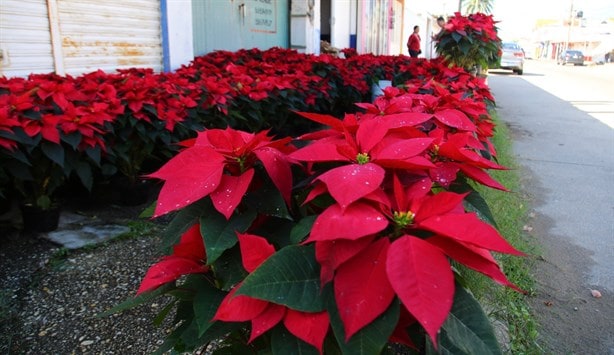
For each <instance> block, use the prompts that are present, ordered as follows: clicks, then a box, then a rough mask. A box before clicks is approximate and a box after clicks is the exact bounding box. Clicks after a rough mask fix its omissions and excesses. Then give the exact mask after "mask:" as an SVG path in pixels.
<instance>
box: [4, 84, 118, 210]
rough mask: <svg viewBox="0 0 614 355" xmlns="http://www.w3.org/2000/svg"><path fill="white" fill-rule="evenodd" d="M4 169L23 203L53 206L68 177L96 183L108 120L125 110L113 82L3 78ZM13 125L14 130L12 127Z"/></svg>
mask: <svg viewBox="0 0 614 355" xmlns="http://www.w3.org/2000/svg"><path fill="white" fill-rule="evenodd" d="M0 106H1V107H3V109H2V110H0V122H3V125H4V126H5V128H4V129H3V132H2V136H3V138H1V139H0V141H1V142H0V144H1V145H2V149H3V150H4V152H3V154H2V153H1V152H0V155H3V157H2V159H3V168H4V169H5V171H6V172H7V174H8V175H10V177H11V179H12V181H13V183H14V187H15V188H16V189H17V190H18V191H19V192H21V194H22V195H23V203H24V204H29V205H33V206H37V207H39V208H40V209H43V210H44V209H49V208H51V207H52V205H53V204H54V202H56V201H55V192H56V190H57V189H58V188H59V187H61V186H62V184H63V183H64V181H65V179H66V178H68V177H69V176H70V175H71V174H76V175H77V176H78V178H79V181H81V182H82V184H83V185H84V186H85V187H87V188H91V186H92V183H93V174H92V169H93V168H92V167H93V166H95V165H97V164H99V163H100V159H101V155H102V153H103V151H104V149H105V144H104V140H103V135H104V132H105V130H106V128H105V127H106V125H107V124H108V123H109V122H110V121H111V120H112V119H113V117H114V116H115V115H116V114H117V113H118V112H121V111H122V110H123V107H122V106H120V105H119V101H118V100H117V98H116V97H115V89H114V88H113V87H112V86H111V85H109V84H104V83H103V84H99V83H95V84H93V85H89V86H88V85H86V84H85V83H81V84H78V82H77V81H75V80H73V78H72V77H61V76H58V75H54V74H39V75H30V77H29V78H28V79H27V80H26V79H22V78H12V79H7V78H2V80H1V81H0ZM9 128H10V129H9Z"/></svg>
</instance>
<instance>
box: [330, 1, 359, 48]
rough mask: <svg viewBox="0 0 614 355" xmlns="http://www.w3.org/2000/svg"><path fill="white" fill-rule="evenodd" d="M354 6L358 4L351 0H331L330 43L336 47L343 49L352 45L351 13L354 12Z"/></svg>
mask: <svg viewBox="0 0 614 355" xmlns="http://www.w3.org/2000/svg"><path fill="white" fill-rule="evenodd" d="M352 3H354V4H352ZM352 6H356V5H355V2H354V1H351V0H335V1H331V17H330V22H331V34H330V36H331V38H330V43H331V45H332V46H333V47H335V48H339V49H343V48H348V47H349V46H350V23H351V16H350V14H351V13H352V10H351V9H352Z"/></svg>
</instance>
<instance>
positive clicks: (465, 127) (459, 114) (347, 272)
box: [106, 16, 522, 354]
mask: <svg viewBox="0 0 614 355" xmlns="http://www.w3.org/2000/svg"><path fill="white" fill-rule="evenodd" d="M456 17H458V16H456ZM456 20H458V19H456ZM479 20H480V21H478V22H479V23H478V27H480V26H482V24H483V23H484V21H482V20H483V18H481V17H480V18H479ZM457 22H458V21H457ZM486 22H488V21H486ZM491 25H493V24H492V23H491ZM486 27H488V26H486ZM447 30H448V35H450V36H451V35H452V34H453V33H457V32H456V31H465V29H464V28H462V27H458V28H454V27H453V26H450V27H449V28H447ZM483 30H486V31H490V30H489V28H479V31H477V33H478V35H481V32H482V31H483ZM495 32H496V31H495ZM489 33H490V32H489ZM455 37H457V36H455ZM443 38H445V37H443ZM440 39H441V38H440ZM350 54H352V55H353V56H351V57H350V60H351V59H354V58H358V59H357V62H360V61H361V60H365V61H366V62H368V63H372V62H379V63H378V64H376V65H377V69H378V70H381V71H382V72H383V73H385V74H384V75H381V76H378V78H380V79H393V80H392V81H393V84H394V86H393V87H389V88H386V89H384V90H383V96H380V97H378V98H376V99H375V100H374V102H373V103H366V102H363V103H356V107H358V110H355V109H352V110H349V111H348V112H345V113H344V114H341V115H336V116H334V115H329V114H321V113H314V112H309V113H308V112H299V114H300V116H302V118H303V119H306V120H308V121H311V122H315V123H317V124H318V125H319V126H318V128H316V129H312V130H309V131H304V132H302V134H299V135H294V136H283V135H277V136H275V137H273V136H272V135H271V134H270V133H271V132H269V131H266V130H254V131H250V132H247V131H243V130H238V129H234V128H225V129H220V128H212V129H207V130H204V131H201V132H199V133H198V135H197V136H196V138H194V139H190V140H188V141H185V142H183V143H182V147H184V148H183V149H182V150H181V151H180V152H179V153H178V154H177V155H176V156H175V157H173V158H172V159H170V160H169V161H168V162H167V163H166V164H165V165H163V166H162V167H161V168H160V169H159V170H157V171H156V172H154V173H152V174H150V175H149V177H151V178H155V179H159V180H162V181H163V182H164V184H163V186H162V189H161V190H160V194H159V196H158V200H157V202H156V205H155V210H154V211H153V217H154V218H155V217H159V216H162V215H166V214H169V213H172V214H173V215H174V218H173V219H172V221H171V222H170V224H169V225H168V227H167V229H166V231H165V244H166V246H167V247H168V250H169V255H167V256H165V257H163V258H161V259H160V260H159V261H158V262H157V263H155V264H154V265H153V266H151V268H150V269H149V270H148V271H147V273H146V275H145V276H144V279H143V281H142V283H141V285H140V287H139V289H138V291H137V297H136V298H134V299H131V300H128V301H127V302H125V303H124V304H122V305H119V306H117V307H115V308H114V309H112V310H110V311H108V312H106V314H109V313H113V312H116V311H120V310H123V309H125V308H130V307H133V306H135V305H138V304H142V303H144V302H147V301H150V300H152V299H154V298H156V297H158V296H161V295H169V296H172V297H171V300H170V302H169V303H168V305H167V306H166V307H165V308H164V310H162V311H161V312H160V314H159V315H158V316H157V317H156V319H157V321H158V322H161V321H162V319H164V318H165V317H166V316H167V315H168V314H169V313H170V311H171V310H173V309H174V310H175V313H174V314H175V315H174V319H173V321H172V322H173V324H174V325H175V326H174V329H173V331H172V332H171V333H170V334H169V335H168V337H167V338H166V340H165V342H164V343H163V345H162V346H161V348H160V349H159V353H163V352H165V351H168V350H174V351H177V352H185V351H193V350H197V349H205V348H209V347H210V346H213V349H215V351H216V352H219V353H224V354H226V353H231V354H234V353H236V354H246V353H272V354H295V353H301V354H322V353H325V354H380V353H399V352H400V353H420V354H436V353H450V354H497V353H500V349H499V346H498V342H497V339H496V337H495V336H494V332H493V330H492V327H491V326H490V322H489V320H488V319H487V317H486V316H485V314H484V312H483V311H482V309H481V306H480V304H479V303H478V302H477V301H476V300H475V299H474V298H473V297H472V295H471V293H470V292H468V291H467V289H466V288H465V286H464V285H463V281H462V280H463V273H465V272H468V270H469V269H473V270H475V271H477V272H480V273H482V274H484V275H486V276H488V277H490V278H491V279H493V280H494V281H496V282H498V283H500V284H502V285H505V286H508V287H511V288H514V289H516V290H518V289H517V288H516V286H514V285H513V284H511V283H510V282H509V281H508V280H507V278H506V276H505V274H504V272H503V271H502V270H501V268H500V266H499V265H498V263H497V261H496V259H495V258H494V257H493V255H492V253H493V252H496V253H507V254H513V255H521V254H522V253H521V252H519V251H518V250H516V249H515V248H514V247H513V246H511V245H510V244H509V243H507V242H506V241H505V239H504V238H503V237H502V236H501V235H500V234H499V233H498V232H497V230H496V229H495V227H494V225H495V223H494V217H493V216H492V214H491V213H490V211H489V209H488V206H487V204H486V202H485V201H484V200H483V199H482V198H481V196H480V195H479V194H478V193H477V192H476V191H475V189H474V188H473V186H474V185H475V183H479V184H484V185H486V186H489V187H492V188H496V189H503V190H504V189H505V187H503V186H502V185H501V184H499V183H498V182H497V181H496V180H494V179H493V178H492V177H491V176H490V175H489V174H488V170H489V169H504V167H503V166H500V165H499V164H497V163H496V162H495V159H494V157H495V156H496V152H495V149H494V148H493V147H492V145H491V144H490V142H489V138H490V137H491V136H492V134H493V128H494V125H493V122H492V120H491V118H490V116H489V114H488V110H487V105H488V104H489V103H492V97H491V96H490V93H489V91H488V89H487V87H486V86H485V85H484V82H483V81H482V80H480V79H476V78H475V77H473V76H471V75H467V73H466V72H464V71H463V70H457V69H450V68H448V67H447V65H448V64H450V63H449V62H448V63H447V64H446V65H441V64H442V63H441V62H433V61H428V62H427V61H421V62H409V65H408V66H407V65H406V64H405V63H404V62H402V63H401V64H399V65H397V64H398V63H399V62H396V61H393V62H392V63H393V65H392V68H393V69H392V70H391V72H387V70H389V69H390V67H388V66H387V64H390V63H391V62H390V61H387V60H386V58H382V57H363V56H356V55H355V53H350ZM218 60H220V61H222V62H223V59H219V58H218ZM349 63H350V62H349V61H348V63H347V64H349ZM415 63H419V64H418V65H415ZM365 64H366V63H365ZM325 65H328V64H322V66H325ZM412 65H413V66H412ZM366 67H367V68H368V65H366ZM232 69H233V70H234V69H235V68H232ZM267 70H273V68H267ZM338 70H339V72H343V70H348V71H351V70H352V67H351V66H350V65H348V66H347V67H340V68H338ZM374 72H375V71H371V72H369V73H374ZM239 74H240V73H239ZM357 85H362V84H358V83H357ZM348 99H350V100H351V99H352V98H351V97H348ZM312 103H314V104H317V100H316V101H314V102H312ZM329 109H331V108H329ZM331 111H334V110H331ZM459 264H460V265H464V266H465V267H466V268H459V267H457V265H459ZM519 291H520V290H519Z"/></svg>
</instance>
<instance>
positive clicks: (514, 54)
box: [499, 42, 524, 75]
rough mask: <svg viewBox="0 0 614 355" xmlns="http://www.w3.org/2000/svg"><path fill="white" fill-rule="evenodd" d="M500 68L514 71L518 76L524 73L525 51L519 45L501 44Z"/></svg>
mask: <svg viewBox="0 0 614 355" xmlns="http://www.w3.org/2000/svg"><path fill="white" fill-rule="evenodd" d="M500 63H501V64H500V65H499V68H501V69H507V70H512V71H513V72H514V73H516V74H518V75H522V72H523V71H524V51H523V50H522V47H520V45H518V43H512V42H503V43H501V61H500Z"/></svg>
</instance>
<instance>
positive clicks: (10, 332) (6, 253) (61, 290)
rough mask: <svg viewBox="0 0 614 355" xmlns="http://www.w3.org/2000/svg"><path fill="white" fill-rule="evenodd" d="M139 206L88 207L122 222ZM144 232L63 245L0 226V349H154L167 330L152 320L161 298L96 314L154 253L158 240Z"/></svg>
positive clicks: (130, 285)
mask: <svg viewBox="0 0 614 355" xmlns="http://www.w3.org/2000/svg"><path fill="white" fill-rule="evenodd" d="M140 210H142V207H141V208H129V207H127V208H124V207H122V208H119V207H109V206H105V207H104V208H102V209H100V210H98V211H88V212H87V213H88V214H90V215H91V216H92V218H106V219H108V220H109V221H110V223H127V222H128V221H130V220H132V219H134V218H136V217H137V216H138V213H139V212H140ZM94 216H95V217H94ZM154 230H155V229H154ZM151 234H152V233H148V235H142V236H136V237H133V238H129V239H122V240H116V241H111V242H108V243H105V244H102V245H99V246H97V247H95V248H90V247H87V248H82V249H79V250H73V251H70V252H66V250H65V249H62V248H59V246H58V245H55V244H53V243H51V242H49V241H47V240H45V239H43V238H41V237H40V236H38V235H25V234H23V233H19V232H18V231H16V230H11V229H8V230H7V229H6V228H5V230H1V229H0V247H1V248H0V285H1V286H0V287H1V288H0V321H1V323H0V353H2V354H146V353H151V352H152V351H154V350H156V349H157V347H158V346H159V345H160V344H161V343H162V341H163V339H164V336H165V333H167V332H169V331H170V329H169V324H163V325H162V326H160V327H156V326H154V325H153V324H152V320H153V318H154V316H155V315H156V314H157V312H158V311H160V310H161V309H162V307H163V306H164V304H163V303H164V302H165V299H159V300H157V301H158V302H157V303H151V302H150V303H147V304H145V305H142V306H139V307H137V308H134V309H131V310H128V311H125V312H123V313H121V314H115V315H112V316H109V317H104V318H98V317H96V315H97V314H98V313H100V312H102V311H105V310H107V309H109V308H111V307H113V306H115V305H117V304H119V303H121V302H122V301H125V300H127V299H129V298H130V297H132V296H133V295H134V294H135V292H136V290H137V288H138V286H139V283H140V281H141V279H142V277H143V275H144V274H145V272H146V271H147V269H148V268H149V266H150V265H151V264H152V263H153V262H155V260H156V259H157V258H158V257H159V255H160V254H159V249H158V245H159V242H160V240H159V239H158V238H157V237H156V236H155V234H156V233H153V234H154V236H152V235H151Z"/></svg>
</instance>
